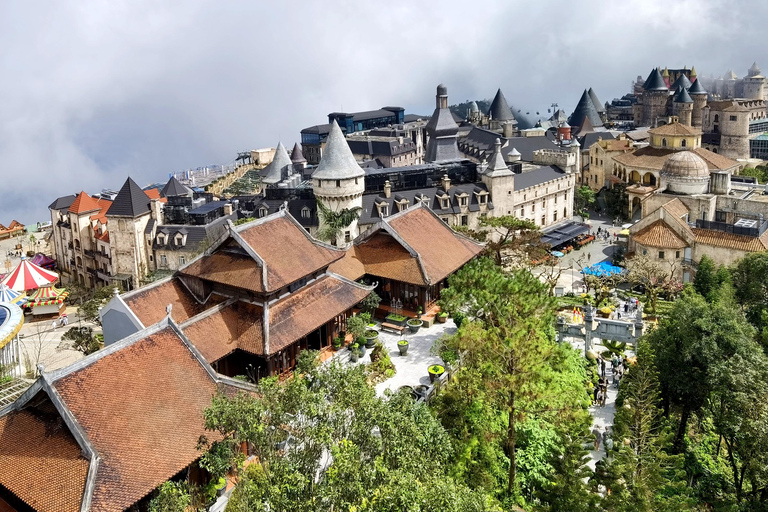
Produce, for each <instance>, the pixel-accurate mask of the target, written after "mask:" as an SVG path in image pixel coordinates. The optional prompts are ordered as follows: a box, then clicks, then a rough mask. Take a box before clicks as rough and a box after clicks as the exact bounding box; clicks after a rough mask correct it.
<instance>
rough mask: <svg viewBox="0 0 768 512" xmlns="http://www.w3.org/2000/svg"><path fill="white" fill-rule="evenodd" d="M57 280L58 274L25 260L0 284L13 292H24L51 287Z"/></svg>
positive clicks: (22, 259)
mask: <svg viewBox="0 0 768 512" xmlns="http://www.w3.org/2000/svg"><path fill="white" fill-rule="evenodd" d="M58 278H59V274H57V273H56V272H51V271H50V270H45V269H44V268H40V267H38V266H37V265H35V264H34V263H32V262H31V261H29V260H28V259H26V258H21V263H19V265H18V266H17V267H16V268H15V269H13V272H11V273H10V274H8V275H7V276H5V278H4V279H3V282H2V284H5V285H8V287H9V288H11V289H12V290H14V291H17V292H25V291H28V290H35V289H37V288H40V287H44V286H51V285H52V284H53V283H55V282H56V280H57V279H58Z"/></svg>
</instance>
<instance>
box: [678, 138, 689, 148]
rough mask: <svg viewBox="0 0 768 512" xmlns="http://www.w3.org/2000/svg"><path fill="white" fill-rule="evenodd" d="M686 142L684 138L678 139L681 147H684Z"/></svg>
mask: <svg viewBox="0 0 768 512" xmlns="http://www.w3.org/2000/svg"><path fill="white" fill-rule="evenodd" d="M686 144H687V142H686V140H685V139H683V140H681V141H680V146H681V147H685V146H686Z"/></svg>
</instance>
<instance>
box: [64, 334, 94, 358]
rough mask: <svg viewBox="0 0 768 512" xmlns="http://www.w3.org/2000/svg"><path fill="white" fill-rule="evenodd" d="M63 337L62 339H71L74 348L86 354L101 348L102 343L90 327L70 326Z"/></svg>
mask: <svg viewBox="0 0 768 512" xmlns="http://www.w3.org/2000/svg"><path fill="white" fill-rule="evenodd" d="M61 339H62V341H71V342H72V348H74V349H75V350H77V351H78V352H82V353H83V354H85V355H86V356H87V355H88V354H93V353H94V352H96V351H97V350H99V349H100V348H101V343H99V341H98V340H97V339H96V338H94V336H93V329H91V328H90V327H70V328H69V329H68V330H67V332H65V333H64V334H62V336H61Z"/></svg>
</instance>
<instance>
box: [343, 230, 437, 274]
mask: <svg viewBox="0 0 768 512" xmlns="http://www.w3.org/2000/svg"><path fill="white" fill-rule="evenodd" d="M352 251H354V256H349V257H350V258H353V259H356V260H358V261H360V262H361V263H362V265H363V266H364V268H365V273H366V274H371V275H374V276H377V277H384V278H387V279H394V280H396V281H402V282H404V283H411V284H417V285H421V286H424V285H425V284H426V281H425V280H424V275H423V274H422V272H421V268H420V267H419V261H418V260H417V259H416V258H414V257H413V256H411V254H410V253H409V252H408V250H407V249H405V248H404V247H403V246H402V245H400V242H398V241H397V240H395V239H394V238H392V237H391V236H390V235H388V234H386V233H383V232H379V233H377V234H375V235H374V236H372V237H371V238H369V239H367V240H364V241H362V242H361V243H360V244H356V245H355V246H354V248H352V249H350V250H349V251H348V252H352ZM346 259H347V258H345V260H346ZM331 270H332V271H334V272H336V271H338V272H339V274H341V275H343V276H345V277H349V278H350V279H354V277H353V276H354V274H355V273H356V272H354V270H355V267H353V266H352V265H351V264H349V262H348V263H347V264H345V265H344V267H339V268H337V269H334V268H332V269H331ZM347 272H349V273H347Z"/></svg>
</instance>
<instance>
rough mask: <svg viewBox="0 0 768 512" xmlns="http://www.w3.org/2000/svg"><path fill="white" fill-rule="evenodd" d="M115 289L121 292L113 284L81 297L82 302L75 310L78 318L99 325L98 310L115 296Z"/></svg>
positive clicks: (116, 285)
mask: <svg viewBox="0 0 768 512" xmlns="http://www.w3.org/2000/svg"><path fill="white" fill-rule="evenodd" d="M115 289H117V291H118V292H122V291H123V289H122V287H121V286H120V285H119V284H114V285H109V286H104V287H102V288H99V289H97V290H96V291H95V292H93V293H92V294H84V295H82V297H81V301H83V302H82V303H81V305H80V307H79V308H78V310H77V314H78V316H79V317H80V318H82V319H83V320H86V321H89V322H96V323H100V320H99V308H101V307H103V306H105V305H106V304H107V302H109V301H110V300H111V299H112V297H114V296H115Z"/></svg>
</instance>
